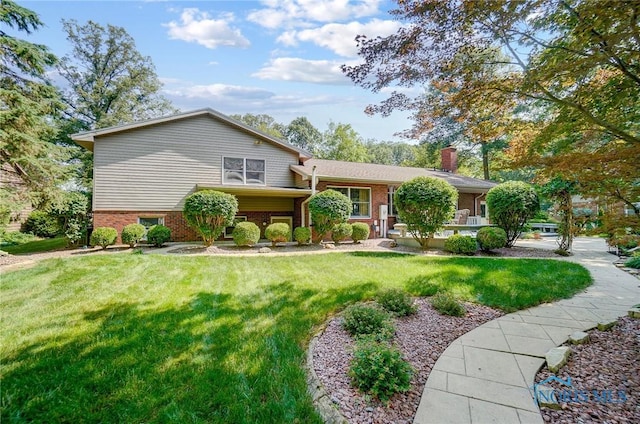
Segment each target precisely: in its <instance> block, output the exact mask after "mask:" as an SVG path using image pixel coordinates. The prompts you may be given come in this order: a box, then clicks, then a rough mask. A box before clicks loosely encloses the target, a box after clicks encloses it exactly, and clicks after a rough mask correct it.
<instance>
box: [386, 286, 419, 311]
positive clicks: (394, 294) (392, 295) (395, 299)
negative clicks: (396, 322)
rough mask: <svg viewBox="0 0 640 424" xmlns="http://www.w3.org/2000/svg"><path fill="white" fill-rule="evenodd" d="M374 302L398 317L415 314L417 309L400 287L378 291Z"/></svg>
mask: <svg viewBox="0 0 640 424" xmlns="http://www.w3.org/2000/svg"><path fill="white" fill-rule="evenodd" d="M376 302H378V303H379V304H380V306H382V307H383V308H384V309H385V310H386V311H389V312H391V313H392V314H394V315H396V316H399V317H403V316H407V315H412V314H415V313H416V311H417V310H418V307H417V306H416V305H415V304H414V303H413V299H412V298H411V296H410V295H409V293H407V292H406V291H404V290H400V289H386V290H383V291H381V292H379V293H378V295H377V296H376Z"/></svg>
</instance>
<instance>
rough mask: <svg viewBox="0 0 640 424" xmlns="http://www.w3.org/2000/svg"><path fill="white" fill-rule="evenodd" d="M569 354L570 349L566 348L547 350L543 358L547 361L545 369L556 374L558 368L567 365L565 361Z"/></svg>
mask: <svg viewBox="0 0 640 424" xmlns="http://www.w3.org/2000/svg"><path fill="white" fill-rule="evenodd" d="M570 354H571V349H570V348H569V347H567V346H560V347H554V348H553V349H549V351H548V352H547V354H546V355H545V356H544V357H545V359H546V360H547V367H548V368H549V370H550V371H551V372H553V373H557V372H558V371H559V370H560V368H562V367H563V366H564V365H565V364H566V363H567V359H569V355H570Z"/></svg>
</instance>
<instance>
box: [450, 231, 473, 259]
mask: <svg viewBox="0 0 640 424" xmlns="http://www.w3.org/2000/svg"><path fill="white" fill-rule="evenodd" d="M444 250H446V251H448V252H451V253H457V254H459V255H473V254H474V253H475V252H476V250H478V243H477V242H476V239H475V238H473V237H471V236H463V235H460V234H454V235H452V236H451V237H449V238H448V239H446V240H445V242H444Z"/></svg>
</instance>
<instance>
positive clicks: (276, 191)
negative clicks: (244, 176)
mask: <svg viewBox="0 0 640 424" xmlns="http://www.w3.org/2000/svg"><path fill="white" fill-rule="evenodd" d="M196 190H197V191H200V190H218V191H222V192H224V193H229V194H233V195H236V196H269V197H290V198H296V197H306V196H310V195H311V189H308V188H289V187H270V186H252V185H219V184H196Z"/></svg>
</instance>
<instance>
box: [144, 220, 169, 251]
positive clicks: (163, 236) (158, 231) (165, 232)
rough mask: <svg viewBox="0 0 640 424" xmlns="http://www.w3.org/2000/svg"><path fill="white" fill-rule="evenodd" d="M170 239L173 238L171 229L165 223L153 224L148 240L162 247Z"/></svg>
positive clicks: (148, 233)
mask: <svg viewBox="0 0 640 424" xmlns="http://www.w3.org/2000/svg"><path fill="white" fill-rule="evenodd" d="M169 240H171V230H170V229H169V228H168V227H165V226H164V225H160V224H158V225H153V226H152V227H151V228H149V231H148V232H147V241H148V242H149V243H151V244H153V245H154V246H155V247H162V245H163V244H165V243H166V242H168V241H169Z"/></svg>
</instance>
